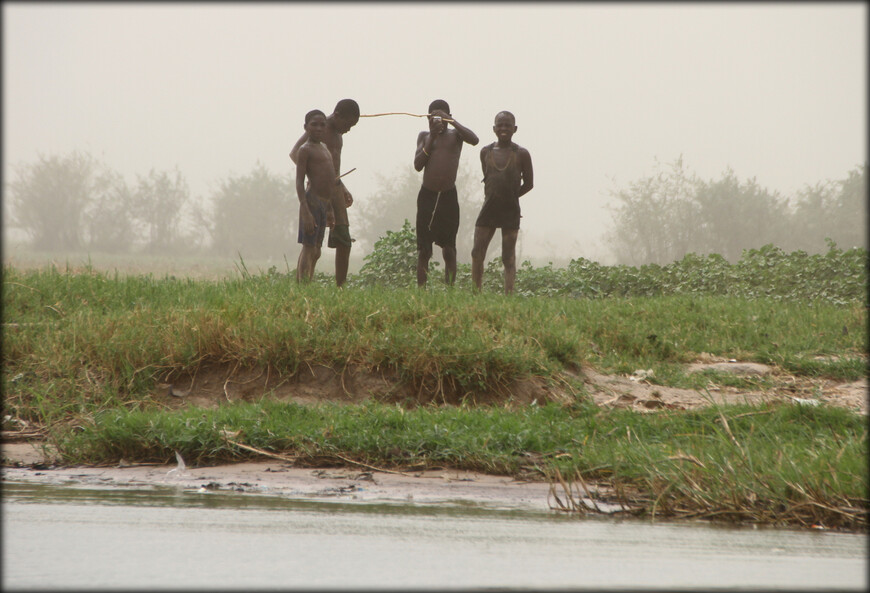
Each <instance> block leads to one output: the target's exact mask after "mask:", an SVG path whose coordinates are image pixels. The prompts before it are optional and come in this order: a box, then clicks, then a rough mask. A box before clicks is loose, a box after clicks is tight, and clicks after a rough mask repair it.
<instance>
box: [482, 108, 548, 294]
mask: <svg viewBox="0 0 870 593" xmlns="http://www.w3.org/2000/svg"><path fill="white" fill-rule="evenodd" d="M492 131H493V132H495V136H496V138H498V141H497V142H493V143H492V144H489V145H488V146H484V147H483V148H481V149H480V165H481V167H482V168H483V182H484V202H483V207H482V208H481V209H480V215H479V216H478V217H477V222H476V223H475V227H474V246H473V247H472V250H471V279H472V282H473V283H474V289H475V290H476V291H478V292H479V291H480V290H481V288H482V285H483V262H484V260H485V259H486V250H487V248H488V247H489V242H490V241H491V240H492V237H493V236H494V235H495V230H496V229H497V228H500V229H501V259H502V263H503V264H504V292H505V294H511V293H512V292H513V291H514V281H515V279H516V275H517V261H516V260H517V257H516V245H517V236H518V235H519V232H520V196H523V195H525V194H526V193H528V192H529V191H530V190H531V189H532V187H533V186H534V174H533V172H532V157H531V155H530V154H529V151H528V150H526V149H525V148H523V147H522V146H519V145H518V144H515V143H514V142H513V141H512V138H513V135H514V133H516V131H517V125H516V118H515V117H514V115H513V113H511V112H510V111H500V112H499V113H498V114H496V116H495V125H494V126H493V127H492Z"/></svg>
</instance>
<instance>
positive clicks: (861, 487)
mask: <svg viewBox="0 0 870 593" xmlns="http://www.w3.org/2000/svg"><path fill="white" fill-rule="evenodd" d="M59 444H60V448H61V450H62V451H64V454H65V457H66V459H67V460H68V461H71V462H88V463H111V464H114V463H117V462H118V460H120V459H125V460H128V461H129V460H137V461H157V462H162V461H166V460H167V459H174V451H178V452H179V453H181V454H182V456H183V457H184V458H185V459H187V460H188V463H190V462H193V463H195V464H209V463H217V462H226V461H233V460H242V459H249V458H251V456H252V453H251V451H252V448H253V449H259V450H261V451H263V452H265V453H267V454H275V456H277V457H279V458H284V459H287V460H289V461H292V462H293V463H294V464H296V465H302V466H305V465H309V466H324V465H327V466H328V465H348V464H351V465H358V466H362V467H365V468H369V469H372V468H379V469H387V470H393V471H396V470H405V471H408V470H414V469H425V468H433V467H450V468H458V469H467V470H473V471H480V472H486V473H493V474H505V475H513V476H523V477H529V478H533V479H548V480H552V481H556V480H557V476H561V478H562V479H564V480H565V483H566V484H567V483H576V485H575V486H573V491H572V494H571V496H573V497H575V498H576V499H579V495H581V494H582V492H583V491H582V490H581V489H580V486H579V484H583V483H591V482H595V483H601V484H609V485H611V486H613V487H614V489H615V492H614V493H613V494H611V495H609V496H599V497H598V500H599V501H602V502H604V501H606V502H610V503H619V502H622V503H624V504H625V505H626V508H627V509H629V510H627V511H626V512H629V513H631V514H637V515H643V516H659V517H675V516H677V517H703V518H710V519H718V520H727V521H752V522H757V523H765V524H780V525H802V526H806V527H809V526H812V525H823V526H825V527H827V528H847V529H866V527H867V516H866V503H867V467H866V460H867V427H866V422H865V420H864V419H863V418H860V417H858V416H856V415H855V414H852V413H850V412H848V411H846V410H841V409H828V408H816V407H802V406H782V407H778V408H768V409H752V408H747V407H729V408H709V409H704V410H699V411H694V412H681V413H673V412H662V413H657V414H654V415H640V414H637V413H633V412H630V411H625V410H605V409H599V408H597V407H595V406H590V405H583V404H577V405H573V406H569V407H563V406H556V405H553V404H551V405H547V406H529V407H525V408H523V409H519V410H512V411H510V410H506V409H503V408H498V407H477V408H470V407H464V406H460V407H448V408H431V407H423V408H417V409H413V410H407V409H403V408H402V407H399V406H385V405H381V404H367V405H362V406H339V405H322V406H315V407H306V406H301V405H297V404H288V403H281V402H274V401H263V402H260V403H256V404H236V405H232V406H225V407H222V408H221V409H218V410H201V409H190V410H187V411H184V412H181V413H178V412H176V413H166V412H129V411H125V410H114V411H106V412H104V413H101V414H99V415H97V417H96V418H95V419H94V424H93V425H92V426H89V427H87V428H86V429H85V430H83V431H81V432H67V433H65V435H64V437H63V438H62V439H61V441H60V443H59ZM254 456H255V457H256V455H254ZM560 495H561V496H562V497H563V498H564V499H565V500H566V501H567V500H568V495H569V493H568V492H565V491H561V492H560ZM575 510H580V511H585V510H592V509H584V508H583V507H582V506H581V507H580V508H579V509H575Z"/></svg>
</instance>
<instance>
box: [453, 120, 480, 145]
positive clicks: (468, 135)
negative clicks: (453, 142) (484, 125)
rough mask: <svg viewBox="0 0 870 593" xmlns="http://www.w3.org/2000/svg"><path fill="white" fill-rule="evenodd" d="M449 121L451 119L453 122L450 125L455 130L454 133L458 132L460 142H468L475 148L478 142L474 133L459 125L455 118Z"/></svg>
mask: <svg viewBox="0 0 870 593" xmlns="http://www.w3.org/2000/svg"><path fill="white" fill-rule="evenodd" d="M451 119H453V121H452V122H451V123H452V124H453V127H454V128H455V129H456V131H457V132H459V137H460V138H462V141H463V142H468V143H469V144H471V145H472V146H477V143H478V142H480V140H479V139H478V137H477V134H475V133H474V132H472V131H471V130H469V129H468V128H466V127H465V126H463V125H462V124H461V123H459V122H458V121H456V119H455V118H451Z"/></svg>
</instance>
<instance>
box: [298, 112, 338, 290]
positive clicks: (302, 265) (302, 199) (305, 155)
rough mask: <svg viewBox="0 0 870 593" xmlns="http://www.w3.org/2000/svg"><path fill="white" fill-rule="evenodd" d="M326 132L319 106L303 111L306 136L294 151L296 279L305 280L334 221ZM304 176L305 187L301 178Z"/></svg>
mask: <svg viewBox="0 0 870 593" xmlns="http://www.w3.org/2000/svg"><path fill="white" fill-rule="evenodd" d="M325 134H326V116H325V115H324V114H323V112H322V111H320V110H319V109H315V110H313V111H309V112H308V113H306V114H305V135H306V137H307V140H306V141H305V143H304V144H302V145H301V146H299V147H298V150H297V151H296V155H295V156H296V158H295V159H294V161H295V162H296V196H297V197H298V198H299V242H300V243H302V251H301V252H300V253H299V260H298V261H297V262H296V280H297V282H302V281H305V282H308V281H310V280H311V279H312V277H313V276H314V266H315V265H316V264H317V260H318V259H319V258H320V248H321V246H322V245H323V235H324V231H325V229H326V227H327V226H331V225H332V224H334V222H335V216H334V214H333V208H332V194H333V193H334V191H335V189H336V188H335V167H334V166H333V164H332V155H331V154H330V153H329V150H328V149H327V148H326V146H325V145H324V144H323V143H322V141H323V137H324V135H325ZM306 178H307V179H308V185H309V187H308V191H306V190H305V179H306Z"/></svg>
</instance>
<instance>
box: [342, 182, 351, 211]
mask: <svg viewBox="0 0 870 593" xmlns="http://www.w3.org/2000/svg"><path fill="white" fill-rule="evenodd" d="M341 189H342V190H344V207H345V208H350V207H351V206H352V205H353V196H352V195H350V192H349V191H347V188H346V187H344V184H342V186H341Z"/></svg>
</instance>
